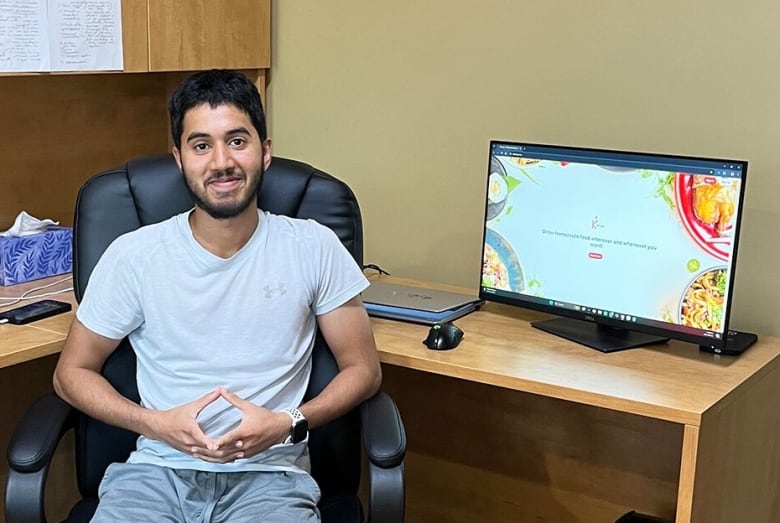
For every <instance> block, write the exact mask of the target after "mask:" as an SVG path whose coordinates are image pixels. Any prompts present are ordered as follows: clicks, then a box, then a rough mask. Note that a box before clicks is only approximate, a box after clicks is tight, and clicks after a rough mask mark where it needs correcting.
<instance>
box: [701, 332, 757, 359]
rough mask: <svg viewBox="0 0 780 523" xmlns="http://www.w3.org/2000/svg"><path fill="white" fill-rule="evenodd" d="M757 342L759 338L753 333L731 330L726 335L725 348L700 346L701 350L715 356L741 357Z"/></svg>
mask: <svg viewBox="0 0 780 523" xmlns="http://www.w3.org/2000/svg"><path fill="white" fill-rule="evenodd" d="M756 341H758V336H757V335H755V334H753V333H752V332H740V331H732V330H730V331H729V333H728V334H727V335H726V343H725V344H724V345H723V347H709V346H707V345H699V350H701V351H704V352H712V353H714V354H725V355H726V356H739V355H740V354H742V353H743V352H745V351H746V350H747V349H748V347H750V346H751V345H753V344H754V343H755V342H756Z"/></svg>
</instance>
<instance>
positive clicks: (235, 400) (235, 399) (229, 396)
mask: <svg viewBox="0 0 780 523" xmlns="http://www.w3.org/2000/svg"><path fill="white" fill-rule="evenodd" d="M219 390H220V391H221V394H220V395H221V396H222V397H223V398H225V400H226V401H227V402H228V403H230V404H231V405H233V406H234V407H236V408H237V409H239V410H240V409H241V408H242V407H243V406H244V405H245V404H246V403H247V402H246V400H244V399H243V398H241V397H239V396H236V395H235V394H233V393H232V392H230V391H229V390H227V389H226V388H224V387H222V388H220V389H219Z"/></svg>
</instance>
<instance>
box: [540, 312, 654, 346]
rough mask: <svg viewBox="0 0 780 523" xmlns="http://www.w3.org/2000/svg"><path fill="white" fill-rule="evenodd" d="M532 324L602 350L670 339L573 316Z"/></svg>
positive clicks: (649, 343)
mask: <svg viewBox="0 0 780 523" xmlns="http://www.w3.org/2000/svg"><path fill="white" fill-rule="evenodd" d="M531 325H532V326H533V327H536V328H537V329H540V330H543V331H545V332H549V333H550V334H555V335H556V336H560V337H561V338H566V339H567V340H570V341H575V342H577V343H580V344H582V345H585V346H586V347H590V348H591V349H596V350H598V351H601V352H615V351H619V350H625V349H633V348H636V347H642V346H644V345H652V344H655V343H666V342H667V341H669V338H665V337H663V336H654V335H652V334H645V333H643V332H636V331H632V330H630V329H621V328H617V327H609V326H607V325H601V324H598V323H593V322H591V321H584V320H575V319H573V318H553V319H550V320H539V321H534V322H531Z"/></svg>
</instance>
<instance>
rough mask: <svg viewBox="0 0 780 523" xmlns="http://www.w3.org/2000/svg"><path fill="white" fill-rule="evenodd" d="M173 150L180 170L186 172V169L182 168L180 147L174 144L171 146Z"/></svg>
mask: <svg viewBox="0 0 780 523" xmlns="http://www.w3.org/2000/svg"><path fill="white" fill-rule="evenodd" d="M171 152H172V153H173V157H174V158H175V159H176V165H178V166H179V170H180V171H182V172H184V170H183V169H182V168H181V153H180V152H179V148H178V147H176V146H175V145H174V146H173V147H172V148H171Z"/></svg>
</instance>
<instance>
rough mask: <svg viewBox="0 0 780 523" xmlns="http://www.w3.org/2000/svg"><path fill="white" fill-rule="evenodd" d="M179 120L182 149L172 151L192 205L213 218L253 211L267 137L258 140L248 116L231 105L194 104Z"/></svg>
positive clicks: (265, 160) (268, 145) (267, 153)
mask: <svg viewBox="0 0 780 523" xmlns="http://www.w3.org/2000/svg"><path fill="white" fill-rule="evenodd" d="M183 124H184V125H183V130H182V136H181V149H180V150H179V149H176V148H175V147H174V149H173V154H174V156H175V157H176V162H177V163H178V164H179V168H180V169H181V170H182V172H183V173H184V178H185V180H186V181H187V186H188V187H189V189H190V192H192V195H193V196H194V197H195V201H196V204H197V206H198V207H199V208H201V209H203V210H204V211H205V212H206V213H207V214H208V215H209V216H211V217H212V218H214V219H226V218H233V217H235V216H238V215H240V214H241V213H243V212H245V211H247V209H250V208H251V209H252V211H250V212H254V207H255V205H254V204H255V197H256V194H257V186H258V184H259V183H260V179H261V177H262V175H263V172H264V171H265V169H267V168H268V165H269V164H270V162H271V141H270V140H266V142H265V143H262V142H261V141H260V137H259V136H258V134H257V131H256V130H255V128H254V127H253V126H252V121H251V120H250V119H249V116H247V115H246V114H245V113H244V112H243V111H241V110H240V109H238V108H237V107H235V106H233V105H220V106H218V107H215V108H212V107H211V106H209V105H208V104H203V105H199V106H197V107H194V108H192V109H190V110H189V111H187V113H186V114H185V115H184V122H183Z"/></svg>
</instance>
